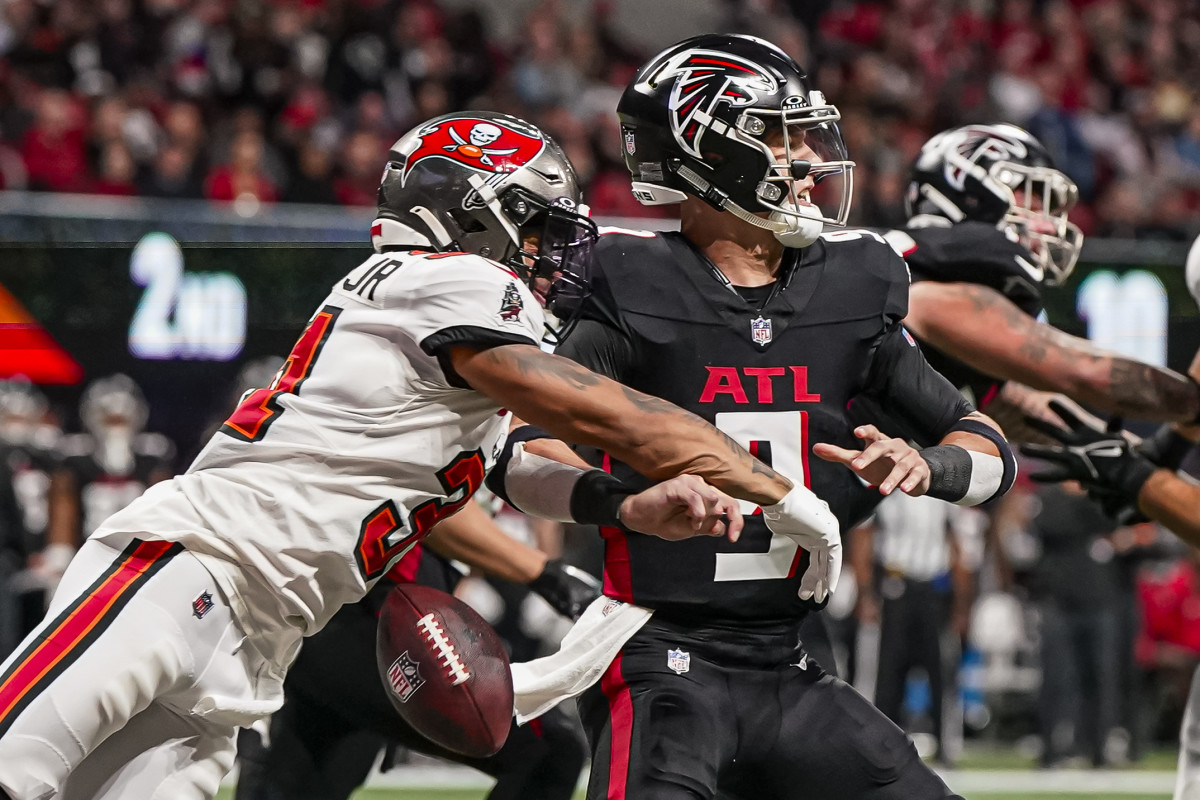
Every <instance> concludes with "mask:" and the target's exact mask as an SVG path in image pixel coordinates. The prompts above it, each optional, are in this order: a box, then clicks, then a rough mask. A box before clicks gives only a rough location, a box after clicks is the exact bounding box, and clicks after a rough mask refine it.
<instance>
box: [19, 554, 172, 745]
mask: <svg viewBox="0 0 1200 800" xmlns="http://www.w3.org/2000/svg"><path fill="white" fill-rule="evenodd" d="M172 548H174V550H173V551H172V552H170V553H168V551H170V550H172ZM178 550H179V545H177V544H175V543H174V542H161V541H152V542H139V543H138V544H137V546H136V547H134V548H132V552H130V551H129V550H128V549H127V551H126V552H125V553H123V554H122V558H119V559H117V562H116V563H115V564H114V565H113V567H111V568H110V569H109V570H108V572H107V574H106V577H103V578H102V579H101V580H100V581H99V582H98V583H97V584H96V585H94V586H93V587H92V588H91V591H89V592H88V593H87V594H85V595H83V596H82V597H80V598H79V599H78V600H76V601H75V603H74V604H73V605H72V606H70V607H68V608H67V609H66V611H64V612H63V613H62V614H60V615H59V617H58V619H57V620H55V622H54V624H53V625H52V626H51V627H50V628H49V629H48V630H47V631H46V632H45V633H44V634H43V635H42V636H41V637H40V640H39V641H38V642H37V643H36V644H35V645H34V646H33V648H32V649H31V650H29V651H28V652H26V653H25V655H24V656H23V657H21V658H18V659H17V660H16V661H15V662H14V663H13V665H12V666H11V667H10V668H9V669H8V672H7V675H5V676H3V677H0V681H2V682H0V728H4V727H6V725H5V723H6V722H9V721H10V720H8V719H7V717H8V716H9V715H10V714H11V712H12V711H13V709H14V708H16V707H18V706H20V705H21V701H22V700H23V699H24V698H25V697H26V696H28V695H29V694H30V692H35V691H37V690H39V689H41V688H42V685H44V684H48V683H49V681H44V680H43V678H45V677H46V676H47V674H48V673H50V672H51V671H52V670H54V668H55V667H56V666H58V665H59V664H64V666H65V664H66V663H69V662H70V661H73V660H74V659H75V658H77V657H78V655H79V652H82V650H83V649H85V648H86V643H85V644H84V645H83V646H80V643H81V642H84V641H85V640H87V639H88V634H90V633H91V632H92V631H94V630H96V629H97V628H98V626H101V625H104V624H106V620H105V617H106V615H107V614H108V613H109V611H110V610H111V609H112V607H113V606H114V605H115V604H116V603H117V602H118V601H119V600H120V599H121V598H122V596H124V595H125V594H126V593H131V592H132V591H134V590H136V586H137V584H139V583H140V580H139V579H140V578H142V576H143V575H145V573H146V572H147V570H149V569H150V568H151V567H153V566H154V564H155V563H156V562H158V561H160V560H162V559H163V558H164V557H166V558H170V557H171V556H173V555H174V553H175V552H178Z"/></svg>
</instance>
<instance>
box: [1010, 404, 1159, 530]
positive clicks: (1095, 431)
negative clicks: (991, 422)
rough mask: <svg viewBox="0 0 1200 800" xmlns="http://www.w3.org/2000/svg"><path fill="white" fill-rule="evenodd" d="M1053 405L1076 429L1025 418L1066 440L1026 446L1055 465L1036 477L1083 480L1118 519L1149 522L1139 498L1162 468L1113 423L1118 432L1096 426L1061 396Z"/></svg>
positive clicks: (1045, 480)
mask: <svg viewBox="0 0 1200 800" xmlns="http://www.w3.org/2000/svg"><path fill="white" fill-rule="evenodd" d="M1050 408H1051V410H1052V411H1054V413H1055V414H1057V415H1058V417H1059V418H1060V419H1061V420H1062V421H1063V422H1065V423H1067V425H1068V426H1070V427H1069V428H1066V429H1064V428H1060V427H1058V426H1057V425H1052V424H1050V423H1048V422H1045V421H1043V420H1040V419H1034V418H1032V417H1026V418H1025V422H1026V423H1027V424H1028V425H1029V426H1030V427H1031V428H1033V429H1034V430H1037V431H1039V432H1041V433H1043V434H1045V435H1046V436H1049V437H1050V438H1052V439H1055V440H1057V441H1059V442H1062V445H1061V446H1055V445H1039V444H1026V445H1021V452H1023V453H1025V454H1026V455H1029V456H1033V457H1035V458H1040V459H1042V460H1044V461H1049V462H1050V464H1051V466H1050V467H1049V468H1048V469H1044V470H1042V471H1040V472H1035V473H1034V474H1033V475H1031V476H1030V477H1031V478H1033V479H1034V480H1035V481H1040V482H1042V483H1054V482H1058V481H1069V480H1076V481H1079V482H1080V483H1082V484H1083V485H1084V487H1085V488H1086V489H1087V490H1088V494H1089V495H1090V496H1091V497H1092V499H1094V500H1096V501H1098V502H1099V503H1100V505H1101V506H1102V507H1103V508H1104V512H1105V513H1106V514H1108V515H1109V516H1112V517H1113V518H1115V519H1116V520H1117V521H1118V522H1121V523H1123V524H1126V525H1128V524H1132V523H1134V522H1141V521H1144V520H1145V517H1144V516H1142V515H1141V513H1140V512H1139V511H1138V510H1137V497H1138V493H1139V492H1140V491H1141V490H1142V485H1143V484H1145V483H1146V481H1147V479H1149V477H1150V475H1151V474H1152V473H1153V472H1154V471H1155V470H1156V469H1157V467H1156V466H1155V465H1154V464H1153V463H1152V462H1150V461H1149V460H1148V459H1147V458H1146V457H1145V456H1143V455H1142V454H1140V453H1139V452H1138V451H1137V450H1136V449H1135V448H1134V447H1133V446H1132V445H1131V444H1130V443H1129V440H1128V439H1126V438H1125V437H1124V436H1122V435H1121V434H1120V433H1119V426H1114V425H1112V424H1110V426H1109V427H1110V428H1115V429H1113V430H1103V429H1100V428H1097V427H1094V426H1093V425H1091V424H1089V423H1087V422H1084V421H1083V420H1081V419H1079V418H1078V417H1077V416H1075V414H1074V412H1072V411H1071V410H1070V409H1068V408H1067V407H1066V406H1065V405H1064V404H1062V403H1060V402H1059V401H1057V400H1051V401H1050Z"/></svg>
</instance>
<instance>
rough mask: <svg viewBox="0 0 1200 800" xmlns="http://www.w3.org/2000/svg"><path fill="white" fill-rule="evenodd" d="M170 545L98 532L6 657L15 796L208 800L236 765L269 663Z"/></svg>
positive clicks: (2, 711)
mask: <svg viewBox="0 0 1200 800" xmlns="http://www.w3.org/2000/svg"><path fill="white" fill-rule="evenodd" d="M246 645H247V643H246V642H245V637H244V636H243V635H242V633H241V630H240V628H239V627H238V626H237V625H236V624H235V623H234V621H233V619H232V617H231V616H230V612H229V608H228V606H227V605H226V603H225V600H224V599H223V598H222V596H221V595H220V594H219V593H218V592H217V589H216V585H215V584H214V583H213V580H212V577H211V576H210V575H209V573H208V572H207V571H206V570H205V569H204V567H202V566H201V565H200V563H199V562H198V561H197V560H196V559H195V558H194V557H193V556H192V555H190V554H189V553H188V552H187V551H186V550H183V549H182V547H181V546H180V545H177V544H173V543H171V542H159V541H141V540H138V539H130V541H129V542H128V545H127V546H126V547H124V548H123V549H117V548H116V547H114V546H112V545H110V544H107V543H102V542H99V541H92V540H89V541H88V542H86V543H85V544H84V545H83V547H82V548H81V549H80V551H79V553H78V555H77V556H76V557H75V559H74V560H73V561H72V562H71V565H70V566H69V567H68V568H67V571H66V574H64V575H63V579H62V583H61V584H60V585H59V588H58V591H57V593H56V594H55V596H54V600H53V602H52V603H51V604H50V610H49V612H48V613H47V615H46V619H45V620H43V621H42V623H41V624H40V625H39V626H38V628H37V629H36V630H35V631H34V632H33V633H32V634H30V635H29V636H28V637H27V638H26V639H25V641H23V642H22V643H21V645H20V646H19V647H18V648H17V650H16V651H15V652H14V653H13V654H12V655H11V656H10V657H9V658H8V659H7V660H6V661H5V662H4V663H3V664H2V665H0V787H2V788H3V789H5V790H6V791H7V792H8V793H9V794H10V795H11V796H12V797H14V798H18V800H41V798H47V797H50V796H51V795H55V794H56V793H59V792H61V795H58V796H59V797H61V798H62V800H83V798H139V799H144V800H154V799H156V798H162V799H163V800H166V799H167V798H170V799H171V800H200V798H211V797H213V795H215V794H216V792H217V788H218V786H219V784H220V781H221V778H222V777H223V776H224V775H225V773H226V772H228V771H229V769H230V768H231V767H232V766H233V761H234V752H235V748H234V739H235V735H236V732H237V727H238V726H239V725H245V724H248V723H249V722H250V721H252V720H253V719H254V718H256V717H257V716H260V715H261V714H260V712H261V711H263V710H264V709H262V708H260V707H261V706H262V705H263V704H262V703H261V702H257V703H256V702H255V701H254V691H253V689H254V680H255V677H256V676H257V675H258V674H259V672H260V671H261V670H262V669H263V668H264V666H263V665H264V663H265V662H263V660H262V659H261V658H260V657H259V656H258V655H257V654H256V651H254V650H252V649H251V648H249V647H248V646H246Z"/></svg>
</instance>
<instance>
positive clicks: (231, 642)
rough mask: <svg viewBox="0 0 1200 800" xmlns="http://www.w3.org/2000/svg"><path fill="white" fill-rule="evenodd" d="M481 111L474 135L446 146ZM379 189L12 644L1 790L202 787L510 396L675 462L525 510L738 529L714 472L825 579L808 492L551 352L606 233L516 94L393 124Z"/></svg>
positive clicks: (611, 447)
mask: <svg viewBox="0 0 1200 800" xmlns="http://www.w3.org/2000/svg"><path fill="white" fill-rule="evenodd" d="M450 131H454V133H453V134H451V133H450ZM472 131H479V132H482V133H484V134H485V135H484V136H482V137H477V138H480V139H483V140H486V146H485V145H475V144H470V145H467V144H462V143H461V142H460V141H459V140H460V139H462V140H468V141H469V140H470V135H471V132H472ZM483 156H487V159H486V160H484V158H483ZM380 198H381V203H380V205H381V207H382V209H383V210H382V212H381V218H380V220H379V222H377V223H376V225H375V226H374V227H373V230H372V241H373V243H374V245H375V247H376V248H377V249H378V250H380V252H379V253H378V254H377V255H374V256H372V257H370V258H368V259H367V260H366V261H365V262H364V263H363V264H362V265H361V266H359V267H356V268H355V269H354V270H352V271H351V272H350V273H349V274H348V275H347V276H346V277H345V278H344V279H342V280H339V281H337V282H336V283H335V284H334V286H333V287H332V290H331V292H330V294H329V295H328V296H327V297H326V299H325V300H324V302H322V304H321V305H320V307H319V308H318V309H317V311H316V313H314V314H313V316H312V319H311V321H310V322H309V324H308V327H307V328H306V329H305V330H304V331H303V332H302V333H301V335H300V338H299V340H298V341H297V343H296V346H295V348H294V349H293V350H292V352H291V354H290V356H289V357H288V359H287V361H286V362H285V364H284V366H283V367H282V368H281V369H280V371H279V373H277V375H276V377H275V380H273V381H272V383H271V385H270V386H268V387H266V388H262V389H257V390H255V391H252V392H249V393H247V394H246V396H245V398H244V399H243V401H242V402H241V404H240V405H239V406H238V408H237V409H236V410H235V411H234V412H233V413H232V415H231V416H230V417H229V419H228V420H227V422H226V423H225V425H224V426H223V427H222V428H221V431H220V432H219V433H217V434H216V435H215V436H214V437H213V438H212V439H211V440H210V442H209V443H208V445H207V446H206V447H205V448H204V450H203V451H201V453H200V454H199V455H198V456H197V458H196V460H195V461H194V462H193V463H192V465H191V467H190V468H189V469H188V470H187V472H186V473H185V474H183V475H180V476H177V477H176V478H174V479H172V480H170V481H164V482H162V483H159V484H156V485H155V486H152V487H151V488H150V489H149V490H148V491H147V492H146V493H145V494H144V495H142V496H141V497H140V498H138V499H137V500H135V501H134V502H133V503H132V504H130V505H129V506H127V507H126V508H125V509H123V510H122V511H120V512H118V513H117V514H115V515H113V516H112V517H110V518H109V519H108V520H107V521H106V522H105V523H103V524H102V525H101V526H100V527H99V529H98V530H96V531H95V532H94V533H93V534H92V536H91V537H90V538H89V539H88V540H87V541H86V542H84V544H83V546H82V548H81V549H80V551H79V553H78V554H77V555H76V557H75V559H74V560H73V561H72V562H71V565H70V566H69V567H68V569H67V571H66V573H65V574H64V576H63V579H62V582H61V583H60V585H59V589H58V592H57V593H56V594H55V597H54V599H53V601H52V602H51V605H50V610H49V613H48V615H47V617H46V619H45V620H44V621H43V623H42V624H41V625H40V626H39V628H38V629H37V630H35V631H34V632H33V633H32V634H31V635H30V636H29V637H27V638H26V639H25V641H24V642H22V644H21V645H19V646H18V648H17V650H16V652H14V653H13V655H12V656H11V657H10V658H8V659H7V660H6V661H5V662H4V663H3V664H0V787H2V788H3V790H4V791H5V792H6V793H7V794H8V796H9V797H15V798H20V799H21V800H32V799H34V798H45V797H49V796H51V795H54V794H57V793H60V792H61V793H64V795H65V796H68V797H172V798H182V797H189V798H211V797H212V796H213V795H214V794H215V793H216V791H217V788H218V785H219V783H220V780H221V778H222V776H223V775H224V774H225V773H226V772H227V771H228V770H229V768H230V766H231V765H232V764H233V759H234V740H235V732H236V730H237V728H238V727H240V726H245V725H249V724H251V723H253V722H254V721H255V720H257V719H260V718H261V717H263V716H265V715H266V714H269V713H271V712H273V711H275V710H276V709H278V708H279V706H280V703H281V702H282V685H283V679H284V676H285V675H286V672H287V668H288V665H289V664H290V663H291V662H292V660H293V659H294V658H295V656H296V652H297V650H298V648H299V646H300V643H301V639H302V638H303V637H304V636H306V635H309V634H312V633H315V632H317V631H319V630H320V629H321V628H322V627H323V626H324V625H325V623H326V622H327V621H328V620H329V619H330V617H332V616H333V615H334V613H335V612H336V611H337V610H338V608H340V607H341V606H343V605H344V604H346V603H350V602H354V601H356V600H358V599H360V598H361V597H362V596H363V595H364V594H365V593H366V592H367V590H368V589H369V588H370V587H371V585H373V584H374V582H375V581H377V580H378V579H379V578H380V577H381V576H383V575H384V574H385V573H387V571H388V570H389V568H390V567H391V566H392V565H393V564H394V563H395V562H396V561H397V560H398V559H399V558H400V557H401V556H402V555H403V554H404V553H405V552H406V551H407V550H409V549H410V548H411V547H412V546H413V545H415V544H417V543H418V542H420V541H421V539H423V538H424V537H425V536H426V535H427V534H428V533H429V531H430V529H431V528H432V527H433V526H434V525H435V524H437V523H438V522H440V521H441V520H443V519H445V518H447V517H449V516H450V515H451V514H453V513H454V512H455V511H457V510H458V509H460V508H461V507H462V506H463V505H464V504H466V503H467V502H469V501H470V498H471V495H472V494H473V493H474V491H475V490H476V489H477V488H478V487H479V486H480V484H482V482H483V480H484V477H485V476H486V475H487V472H488V470H489V469H490V467H491V466H492V465H493V464H494V463H495V460H496V457H497V454H498V453H499V452H500V450H501V448H502V445H503V443H504V439H505V437H506V435H507V432H508V428H509V424H510V416H511V415H510V413H509V412H508V411H507V410H506V409H511V411H512V412H514V413H517V414H519V415H520V416H521V417H522V418H524V419H528V420H530V421H531V422H533V423H536V424H539V425H541V426H543V427H545V428H546V429H548V430H550V431H552V432H554V433H555V434H556V435H559V436H561V437H563V438H564V439H566V440H568V441H574V442H578V443H583V444H590V445H595V446H599V447H604V448H605V449H607V450H608V451H610V452H612V453H613V454H614V456H616V457H618V458H620V459H621V460H622V461H624V462H625V463H628V464H630V465H632V466H633V467H634V468H635V469H638V470H640V471H641V472H642V473H644V474H645V475H647V476H648V477H650V478H651V479H655V480H664V482H663V483H661V484H657V485H656V486H653V487H651V488H649V489H647V490H645V491H642V492H640V493H637V494H630V493H629V490H627V489H624V488H623V487H622V486H621V485H617V482H616V481H614V480H613V479H611V478H610V477H609V476H606V475H603V474H602V473H600V472H599V471H585V470H580V469H578V468H574V467H568V466H565V465H552V464H546V463H540V462H538V461H537V460H536V459H534V458H533V457H532V456H531V457H529V458H524V459H523V458H520V457H517V458H514V459H511V460H510V462H509V463H508V465H507V469H508V474H507V475H506V477H505V484H506V488H507V491H508V493H509V494H510V495H511V496H513V497H514V498H520V499H521V501H522V506H523V508H525V510H527V511H531V512H534V513H538V514H542V515H546V516H548V517H552V518H557V519H560V520H572V519H573V520H576V521H580V522H592V523H596V522H605V523H606V524H615V523H620V524H624V525H626V526H628V527H630V528H631V529H635V530H649V531H656V532H658V533H659V534H660V535H665V536H670V537H672V538H688V537H691V536H694V535H697V534H707V535H712V536H719V535H728V536H729V537H730V538H737V535H738V533H739V532H740V528H741V517H740V514H739V513H738V507H737V504H736V503H735V502H733V501H732V500H731V499H730V498H729V497H728V496H726V495H724V494H723V493H722V492H721V491H718V489H714V488H713V486H716V487H719V488H720V489H725V490H728V491H729V492H730V493H732V494H734V495H736V496H738V497H740V498H742V499H746V500H749V501H751V502H754V503H758V504H761V505H764V506H766V507H767V509H768V511H769V512H770V514H771V520H772V522H771V524H772V526H773V528H774V530H775V531H776V532H778V533H780V534H781V535H787V536H791V537H794V540H795V541H797V542H799V543H801V544H802V545H803V546H805V547H808V548H810V549H812V550H813V551H814V552H816V553H818V554H820V556H821V558H814V559H813V562H814V563H813V566H812V567H811V568H810V570H809V573H810V574H809V576H808V584H807V585H809V586H811V587H812V588H811V589H810V591H813V592H817V591H819V592H820V593H821V594H823V593H824V591H825V587H828V586H829V585H830V584H831V583H832V582H833V580H835V579H836V576H837V567H838V566H839V564H840V561H839V557H840V538H839V531H838V527H837V522H836V520H835V519H834V518H833V516H832V515H831V514H830V513H829V509H828V508H827V507H826V506H825V505H824V503H822V502H821V501H820V500H818V499H817V498H816V497H815V496H814V495H813V494H812V493H811V492H810V491H808V490H807V489H806V488H805V487H803V486H795V485H793V484H792V482H791V481H789V480H788V479H787V478H786V477H784V476H782V475H780V474H779V473H777V472H775V471H774V470H773V469H771V468H770V467H769V466H767V465H765V464H763V463H762V462H760V461H758V460H756V459H754V458H753V457H752V456H751V455H750V454H749V453H747V452H746V451H745V450H743V449H741V448H740V447H738V446H737V445H736V444H735V443H734V442H733V441H732V440H730V439H729V438H728V437H727V436H726V435H724V434H722V433H721V432H720V431H718V430H716V429H714V428H713V427H711V426H710V425H708V424H707V423H705V422H704V421H703V420H701V419H699V418H698V417H696V416H695V415H693V414H689V413H687V412H685V411H683V410H682V409H679V408H678V407H676V406H672V405H671V404H669V403H666V402H663V401H662V400H659V399H657V398H652V397H648V396H646V395H643V394H640V393H638V392H635V391H632V390H630V389H627V388H625V387H622V386H620V385H619V384H617V383H615V382H613V381H610V380H608V379H606V378H603V377H601V376H599V375H596V374H594V373H592V372H589V371H588V370H586V369H584V368H582V367H580V366H578V365H577V364H574V363H573V362H570V361H568V360H566V359H562V358H559V357H556V356H553V355H549V354H547V353H544V352H542V350H541V349H540V348H539V345H538V342H539V339H540V338H541V336H542V334H543V329H544V321H545V317H544V313H543V311H542V303H543V302H545V303H546V304H547V305H548V307H549V309H550V310H551V311H552V312H553V313H554V314H556V315H558V316H559V317H560V318H563V319H567V318H569V317H570V305H571V303H572V302H577V301H578V300H579V299H580V298H581V296H582V295H583V294H584V293H585V292H586V287H587V283H586V279H587V273H586V270H587V265H588V263H589V261H590V251H591V249H592V244H593V242H594V240H595V227H594V225H593V224H592V223H591V221H590V220H588V219H587V218H586V217H585V216H583V215H581V214H579V213H578V211H577V204H578V200H579V188H578V184H577V181H576V177H575V174H574V172H573V171H572V169H571V166H570V164H569V163H568V162H567V160H566V158H565V156H564V155H563V153H562V150H561V148H559V146H558V145H557V144H555V143H554V142H552V141H551V140H549V139H548V138H547V137H546V136H545V135H544V134H543V133H542V132H541V131H539V130H538V129H537V128H534V127H533V126H530V125H528V124H527V123H524V122H522V121H520V120H517V119H514V118H511V117H507V116H505V115H500V114H490V113H489V114H476V115H470V114H468V115H450V116H446V117H440V118H437V119H434V120H431V121H430V122H428V123H426V124H424V125H422V126H420V127H419V128H417V129H416V130H414V131H412V132H410V133H409V134H407V135H406V136H405V137H403V138H402V139H401V140H400V141H399V142H397V144H396V146H395V147H394V148H393V150H392V152H391V154H390V157H389V163H388V166H387V169H386V173H385V176H384V180H383V186H382V187H381V195H380ZM464 251H465V252H464ZM484 256H487V257H486V258H485V257H484ZM489 259H490V260H489ZM702 478H703V479H707V480H708V481H710V482H711V484H712V486H710V485H708V484H706V483H705V482H704V480H701V479H702ZM725 515H728V518H729V524H728V525H726V523H725V522H724V521H723V516H725Z"/></svg>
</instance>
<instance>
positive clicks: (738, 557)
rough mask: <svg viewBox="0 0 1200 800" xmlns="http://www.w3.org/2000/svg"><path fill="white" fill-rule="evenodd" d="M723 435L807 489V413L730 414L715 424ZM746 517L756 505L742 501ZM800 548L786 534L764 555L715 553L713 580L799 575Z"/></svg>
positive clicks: (765, 412)
mask: <svg viewBox="0 0 1200 800" xmlns="http://www.w3.org/2000/svg"><path fill="white" fill-rule="evenodd" d="M713 424H714V425H716V427H717V428H719V429H720V430H721V431H723V432H724V433H726V434H728V435H729V436H730V437H731V438H733V439H734V440H735V441H736V442H737V443H738V444H740V445H741V446H742V447H744V448H746V449H747V450H749V451H750V453H751V455H753V456H755V457H757V458H758V459H759V460H761V461H764V462H766V463H767V464H769V465H770V466H771V467H772V468H773V469H774V470H775V471H776V472H779V473H781V474H783V475H786V476H787V477H788V478H791V479H792V480H793V481H797V480H802V481H803V482H804V485H805V486H807V485H808V480H809V479H808V412H807V411H732V412H728V413H722V414H717V416H716V418H715V419H714V420H713ZM738 503H739V505H740V506H741V509H742V513H743V514H745V515H746V516H749V515H750V514H753V513H754V512H755V511H756V510H757V506H755V505H754V504H753V503H749V502H746V501H745V500H739V501H738ZM799 554H800V548H799V547H798V546H797V545H796V542H795V541H794V540H793V539H791V538H790V537H788V536H772V537H771V546H770V548H769V549H768V550H767V551H766V552H763V553H717V568H716V574H715V575H714V576H713V580H714V581H753V580H770V579H777V578H787V577H790V576H791V575H793V574H794V573H795V570H796V566H797V562H798V561H799V558H798V556H799Z"/></svg>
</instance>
